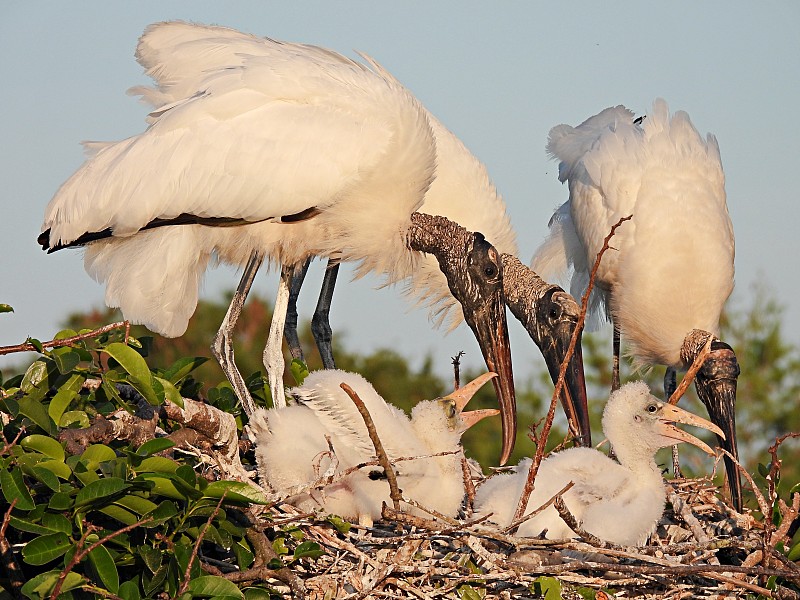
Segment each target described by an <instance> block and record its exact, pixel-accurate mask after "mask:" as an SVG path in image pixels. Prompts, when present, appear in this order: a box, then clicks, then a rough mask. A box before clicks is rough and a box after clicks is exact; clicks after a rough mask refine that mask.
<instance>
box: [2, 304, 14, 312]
mask: <svg viewBox="0 0 800 600" xmlns="http://www.w3.org/2000/svg"><path fill="white" fill-rule="evenodd" d="M7 312H14V309H13V308H12V306H11V305H10V304H0V313H7Z"/></svg>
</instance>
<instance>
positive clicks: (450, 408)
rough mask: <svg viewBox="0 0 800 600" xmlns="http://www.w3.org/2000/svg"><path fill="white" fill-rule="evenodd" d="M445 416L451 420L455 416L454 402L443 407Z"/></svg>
mask: <svg viewBox="0 0 800 600" xmlns="http://www.w3.org/2000/svg"><path fill="white" fill-rule="evenodd" d="M444 410H445V414H446V415H447V418H448V419H452V418H453V417H455V416H456V403H455V402H448V403H447V404H446V405H445V409H444Z"/></svg>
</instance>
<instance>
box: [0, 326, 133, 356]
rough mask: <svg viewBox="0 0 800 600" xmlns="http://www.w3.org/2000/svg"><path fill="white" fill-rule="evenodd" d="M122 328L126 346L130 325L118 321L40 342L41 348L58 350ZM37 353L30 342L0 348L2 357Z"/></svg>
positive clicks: (36, 349)
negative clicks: (16, 353) (17, 353)
mask: <svg viewBox="0 0 800 600" xmlns="http://www.w3.org/2000/svg"><path fill="white" fill-rule="evenodd" d="M123 327H124V328H125V343H126V344H127V343H128V334H129V333H130V323H129V322H128V321H120V322H119V323H111V324H110V325H104V326H103V327H98V328H97V329H94V330H92V331H87V332H86V333H81V334H78V335H73V336H71V337H68V338H63V339H60V340H50V341H49V342H42V348H59V347H61V346H70V345H72V344H74V343H75V342H79V341H81V340H86V339H90V338H94V337H97V336H99V335H102V334H104V333H107V332H109V331H111V330H112V329H121V328H123ZM37 351H38V348H37V347H36V346H35V345H33V344H32V343H31V342H23V343H21V344H17V345H15V346H0V356H2V355H3V354H13V353H14V352H37Z"/></svg>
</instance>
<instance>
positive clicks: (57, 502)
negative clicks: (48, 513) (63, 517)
mask: <svg viewBox="0 0 800 600" xmlns="http://www.w3.org/2000/svg"><path fill="white" fill-rule="evenodd" d="M72 502H73V501H72V496H70V495H69V494H67V493H66V492H57V493H55V494H53V495H52V496H50V502H48V503H47V508H49V509H50V510H70V509H71V508H72Z"/></svg>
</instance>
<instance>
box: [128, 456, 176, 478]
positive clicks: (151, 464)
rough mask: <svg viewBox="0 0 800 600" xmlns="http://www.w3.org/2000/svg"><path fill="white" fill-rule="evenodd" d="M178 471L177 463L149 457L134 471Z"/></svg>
mask: <svg viewBox="0 0 800 600" xmlns="http://www.w3.org/2000/svg"><path fill="white" fill-rule="evenodd" d="M177 470H178V463H176V462H175V461H174V460H170V459H169V458H165V457H163V456H150V457H148V458H145V459H144V460H143V461H142V463H141V464H140V465H139V468H138V469H136V472H137V473H170V474H173V473H175V471H177Z"/></svg>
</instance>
